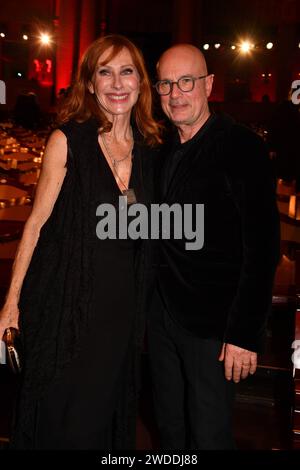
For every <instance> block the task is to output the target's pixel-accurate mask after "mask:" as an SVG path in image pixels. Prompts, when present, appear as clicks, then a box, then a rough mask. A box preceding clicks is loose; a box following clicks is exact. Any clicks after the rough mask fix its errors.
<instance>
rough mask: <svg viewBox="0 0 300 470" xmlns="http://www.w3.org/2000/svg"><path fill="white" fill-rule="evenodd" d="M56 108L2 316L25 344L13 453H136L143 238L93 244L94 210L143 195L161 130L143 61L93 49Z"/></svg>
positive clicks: (107, 47)
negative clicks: (153, 111)
mask: <svg viewBox="0 0 300 470" xmlns="http://www.w3.org/2000/svg"><path fill="white" fill-rule="evenodd" d="M63 106H64V107H63V109H62V110H61V112H60V120H61V122H62V125H61V126H60V128H59V129H57V130H55V131H54V132H53V134H52V135H51V136H50V139H49V142H48V145H47V148H46V152H45V157H44V162H43V169H42V172H41V176H40V180H39V184H38V188H37V192H36V198H35V201H34V206H33V209H32V213H31V215H30V217H29V219H28V221H27V223H26V225H25V229H24V233H23V237H22V240H21V242H20V245H19V248H18V251H17V255H16V260H15V263H14V268H13V275H12V281H11V286H10V288H9V291H8V294H7V298H6V302H5V305H4V307H3V309H2V312H1V321H0V337H2V335H3V332H4V330H5V328H7V327H15V328H18V324H19V323H20V332H21V335H22V338H23V342H24V348H25V364H24V368H23V383H22V389H21V394H20V400H19V406H18V413H17V420H16V425H15V430H14V435H13V439H12V445H13V447H14V448H19V449H21V448H22V449H111V448H120V449H121V448H123V449H126V448H133V447H134V429H135V406H136V392H137V381H138V380H137V379H138V376H137V358H138V349H139V346H140V344H141V338H142V330H143V319H142V315H141V310H142V295H143V277H144V276H143V275H142V273H143V256H142V255H141V253H142V250H141V244H140V243H139V240H137V241H135V242H134V241H133V240H130V239H106V240H100V239H98V238H97V236H96V225H97V223H98V222H99V217H97V216H96V209H97V207H98V206H99V204H102V203H110V204H114V205H115V207H118V199H119V196H121V195H122V194H124V192H125V194H126V195H128V203H130V202H131V203H132V202H135V201H137V202H142V203H147V201H148V198H149V189H150V188H149V187H148V186H149V184H150V180H151V178H150V174H149V168H150V163H151V153H152V152H153V151H152V150H151V149H152V147H154V146H155V145H156V144H158V143H159V142H160V137H159V131H160V129H159V126H158V125H157V124H156V123H155V121H154V120H153V118H152V115H151V87H150V83H149V79H148V77H147V73H146V70H145V66H144V63H143V59H142V56H141V53H140V52H139V51H138V50H137V48H136V47H135V46H134V45H133V44H132V43H131V42H130V41H129V40H128V39H126V38H125V37H122V36H117V35H111V36H106V37H104V38H101V39H98V40H97V41H95V42H94V43H93V44H92V45H91V46H90V47H89V49H88V50H87V52H86V53H85V55H84V57H83V60H82V63H81V66H80V69H79V73H78V78H77V81H76V83H75V85H74V87H73V89H72V91H71V93H70V95H69V96H68V98H67V99H66V100H65V101H64V105H63ZM137 293H138V295H136V294H137ZM19 311H20V313H21V315H20V320H18V318H19Z"/></svg>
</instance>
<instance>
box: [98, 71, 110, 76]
mask: <svg viewBox="0 0 300 470" xmlns="http://www.w3.org/2000/svg"><path fill="white" fill-rule="evenodd" d="M98 73H99V75H101V76H104V77H105V76H106V75H109V74H110V71H109V70H107V69H100V70H99V71H98Z"/></svg>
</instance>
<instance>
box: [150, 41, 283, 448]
mask: <svg viewBox="0 0 300 470" xmlns="http://www.w3.org/2000/svg"><path fill="white" fill-rule="evenodd" d="M157 71H158V77H159V81H158V82H157V83H156V89H157V91H158V93H159V95H160V98H161V105H162V109H163V111H164V113H165V114H166V115H167V117H168V118H169V119H170V121H171V122H172V123H173V125H174V133H173V135H172V138H171V143H170V146H169V150H168V151H165V152H164V156H163V157H165V158H161V165H160V166H161V169H160V176H159V178H156V181H158V180H159V181H160V183H159V185H160V187H159V193H158V194H159V202H161V203H162V202H163V203H166V204H168V205H169V206H171V205H172V204H174V203H177V204H181V206H182V207H183V205H184V204H187V203H189V204H191V203H192V204H204V245H203V247H202V249H200V250H197V251H195V250H187V249H186V244H185V243H186V240H185V239H184V238H183V239H181V240H178V239H175V237H173V239H169V240H166V239H165V240H164V239H163V240H161V241H160V242H159V250H158V262H157V265H158V267H157V282H156V284H157V285H156V288H155V294H154V296H153V299H152V306H151V312H150V315H149V325H148V331H149V338H148V342H149V356H150V364H151V370H152V374H153V388H154V403H155V409H156V415H157V422H158V427H159V431H160V436H161V446H162V447H163V448H165V449H186V448H195V449H233V448H235V442H234V437H233V431H232V426H231V415H232V405H233V388H234V383H237V382H239V381H240V379H241V378H242V379H244V378H246V377H247V376H248V375H249V374H254V372H255V370H256V367H257V352H258V351H259V350H260V348H261V345H262V342H263V336H264V335H263V333H264V329H265V323H266V317H267V313H268V311H269V309H270V306H271V298H272V283H273V278H274V273H275V269H276V265H277V262H278V258H279V218H278V212H277V206H276V199H275V184H274V180H273V177H272V175H271V170H270V164H269V160H268V156H267V153H266V150H265V147H264V144H263V142H262V141H261V139H260V138H259V137H258V136H256V134H254V133H252V132H251V131H250V130H249V129H247V128H246V127H243V126H240V125H238V124H236V123H235V122H234V121H233V120H232V119H231V118H229V117H224V116H216V115H214V114H211V113H210V111H209V106H208V101H207V100H208V97H209V95H210V93H211V89H212V85H213V75H209V74H208V73H207V68H206V63H205V59H204V57H203V55H202V53H201V52H200V51H199V50H198V49H197V48H196V47H194V46H192V45H187V44H181V45H176V46H174V47H172V48H170V49H168V50H167V51H166V52H164V54H163V55H162V56H161V58H160V60H159V63H158V66H157Z"/></svg>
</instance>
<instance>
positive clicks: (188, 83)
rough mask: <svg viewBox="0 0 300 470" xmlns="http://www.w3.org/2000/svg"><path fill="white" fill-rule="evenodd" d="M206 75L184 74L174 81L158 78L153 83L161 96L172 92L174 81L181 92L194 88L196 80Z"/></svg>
mask: <svg viewBox="0 0 300 470" xmlns="http://www.w3.org/2000/svg"><path fill="white" fill-rule="evenodd" d="M206 77H208V74H206V75H200V77H191V76H190V75H184V76H183V77H180V78H179V79H178V80H177V81H176V82H172V81H171V80H159V81H158V82H156V83H155V85H154V87H155V88H156V91H157V93H158V94H159V95H161V96H164V95H169V94H170V93H171V92H172V90H173V86H174V85H175V83H176V85H177V86H178V88H179V90H181V91H183V92H188V91H192V90H193V89H194V86H195V81H196V80H201V78H206Z"/></svg>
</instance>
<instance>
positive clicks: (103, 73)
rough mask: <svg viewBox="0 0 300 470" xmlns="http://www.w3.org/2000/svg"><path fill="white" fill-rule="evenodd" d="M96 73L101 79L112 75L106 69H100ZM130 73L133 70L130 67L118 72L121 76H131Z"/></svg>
mask: <svg viewBox="0 0 300 470" xmlns="http://www.w3.org/2000/svg"><path fill="white" fill-rule="evenodd" d="M98 73H99V75H101V77H109V76H111V75H112V72H111V70H108V69H100V70H99V72H98ZM132 73H133V68H131V67H127V68H126V69H123V70H121V72H120V74H121V75H131V74H132Z"/></svg>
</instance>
